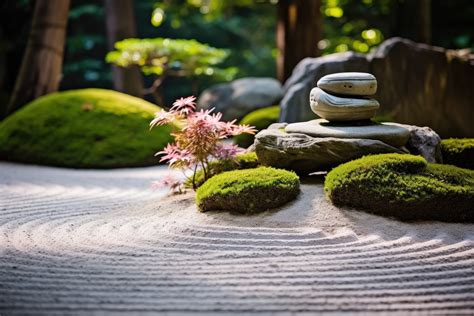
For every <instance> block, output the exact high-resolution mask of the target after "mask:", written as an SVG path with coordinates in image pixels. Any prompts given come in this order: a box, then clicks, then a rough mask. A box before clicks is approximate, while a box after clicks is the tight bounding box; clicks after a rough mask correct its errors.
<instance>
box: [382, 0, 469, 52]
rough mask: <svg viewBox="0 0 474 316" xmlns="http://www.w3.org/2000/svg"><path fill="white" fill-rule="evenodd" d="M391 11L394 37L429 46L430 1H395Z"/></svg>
mask: <svg viewBox="0 0 474 316" xmlns="http://www.w3.org/2000/svg"><path fill="white" fill-rule="evenodd" d="M391 11H392V14H393V15H394V16H395V17H396V18H395V26H394V35H396V36H401V37H405V38H409V39H412V40H414V41H416V42H421V43H426V44H431V0H418V1H397V2H396V5H395V6H394V7H393V8H392V10H391ZM473 22H474V21H473Z"/></svg>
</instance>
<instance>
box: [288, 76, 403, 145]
mask: <svg viewBox="0 0 474 316" xmlns="http://www.w3.org/2000/svg"><path fill="white" fill-rule="evenodd" d="M317 85H318V86H317V87H315V88H313V90H311V93H310V97H309V101H310V106H311V109H312V110H313V112H314V113H316V114H317V115H319V116H320V117H322V119H318V120H313V121H309V122H301V123H294V124H289V125H288V126H286V128H285V131H286V132H287V133H303V134H306V135H310V136H313V137H337V138H352V139H354V138H358V139H373V140H379V141H381V142H384V143H385V144H388V145H390V146H393V147H395V148H399V147H402V146H404V145H405V144H406V142H407V140H408V137H409V136H410V132H409V131H408V130H407V129H406V128H404V127H401V126H397V125H394V124H391V123H380V124H377V123H374V122H372V121H371V120H370V119H371V118H373V117H374V115H375V113H376V112H377V110H378V109H379V107H380V104H379V102H378V101H377V100H375V99H372V98H370V97H369V96H371V95H374V94H375V93H376V92H377V79H375V77H374V76H373V75H371V74H369V73H364V72H342V73H336V74H331V75H327V76H324V77H322V78H321V79H320V80H319V81H318V83H317Z"/></svg>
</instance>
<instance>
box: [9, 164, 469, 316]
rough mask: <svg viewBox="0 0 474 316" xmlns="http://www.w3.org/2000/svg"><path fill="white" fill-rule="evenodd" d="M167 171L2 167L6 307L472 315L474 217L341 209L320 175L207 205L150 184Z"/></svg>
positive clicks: (15, 310) (50, 311)
mask: <svg viewBox="0 0 474 316" xmlns="http://www.w3.org/2000/svg"><path fill="white" fill-rule="evenodd" d="M166 172H167V171H166V169H164V168H163V167H156V168H140V169H122V170H101V171H97V170H85V171H84V170H70V169H59V168H48V167H37V166H25V165H19V164H10V163H0V315H2V316H3V315H26V314H31V315H78V314H79V315H81V314H84V315H90V314H98V315H104V314H107V315H108V314H110V315H116V314H118V313H122V314H125V315H136V314H138V315H141V314H150V315H151V314H153V315H156V314H160V315H161V314H187V313H197V314H203V315H209V314H239V315H245V314H252V313H259V314H282V315H288V314H293V313H303V314H304V313H307V314H314V313H318V314H321V313H337V314H339V313H342V312H347V313H349V314H363V315H366V314H370V313H373V314H379V313H381V312H383V313H385V314H391V313H394V314H403V315H406V314H409V313H413V314H443V315H444V314H456V315H459V314H472V313H474V225H468V224H465V225H463V224H446V223H439V222H432V223H430V222H424V223H402V222H399V221H395V220H391V219H385V218H381V217H378V216H374V215H369V214H366V213H363V212H358V211H354V210H350V209H339V208H336V207H334V206H332V205H331V204H330V203H328V202H327V201H326V199H325V198H324V195H323V189H322V179H320V178H315V179H314V180H313V181H311V183H310V182H306V183H305V184H304V185H303V186H302V193H301V195H300V197H299V198H298V200H297V201H295V202H293V203H291V204H290V205H288V206H286V207H285V208H283V209H280V210H276V211H272V212H267V213H264V214H260V215H258V216H250V217H248V216H234V215H230V214H226V213H199V212H198V211H197V210H196V208H195V206H194V199H193V195H192V194H187V195H185V196H176V197H168V196H165V192H164V191H152V190H150V189H149V183H150V182H151V181H152V180H156V179H157V178H160V177H162V176H163V175H164V174H165V173H166Z"/></svg>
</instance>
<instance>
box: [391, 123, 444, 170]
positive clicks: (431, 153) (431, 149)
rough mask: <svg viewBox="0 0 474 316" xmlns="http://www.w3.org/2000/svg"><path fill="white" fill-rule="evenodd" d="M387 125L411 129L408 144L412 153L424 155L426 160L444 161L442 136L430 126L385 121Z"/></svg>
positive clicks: (433, 161)
mask: <svg viewBox="0 0 474 316" xmlns="http://www.w3.org/2000/svg"><path fill="white" fill-rule="evenodd" d="M385 124H387V125H392V126H399V127H403V128H405V129H407V130H409V131H410V137H409V138H408V142H407V144H406V147H407V149H408V150H409V151H410V153H411V154H414V155H420V156H423V157H424V158H425V159H426V161H428V162H432V163H442V162H443V157H442V155H441V138H440V137H439V135H438V134H437V133H436V132H435V131H433V130H432V129H431V128H429V127H419V126H413V125H406V124H398V123H385Z"/></svg>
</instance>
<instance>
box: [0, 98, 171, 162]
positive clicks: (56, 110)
mask: <svg viewBox="0 0 474 316" xmlns="http://www.w3.org/2000/svg"><path fill="white" fill-rule="evenodd" d="M158 110H160V108H159V107H157V106H155V105H153V104H151V103H149V102H147V101H144V100H142V99H139V98H135V97H132V96H129V95H126V94H123V93H119V92H115V91H111V90H102V89H84V90H71V91H66V92H59V93H53V94H50V95H47V96H44V97H41V98H39V99H37V100H35V101H33V102H31V103H30V104H28V105H26V106H25V107H24V108H22V109H21V110H19V111H17V112H15V113H14V114H12V115H11V116H9V117H7V118H6V119H5V120H4V121H2V122H1V123H0V158H2V159H5V160H10V161H19V162H26V163H35V164H45V165H54V166H64V167H73V168H115V167H133V166H146V165H153V164H156V163H157V162H158V161H157V159H156V158H154V157H153V154H154V153H155V151H156V149H157V148H158V150H160V149H162V148H163V147H164V146H165V145H166V144H167V143H168V142H170V141H172V136H170V131H171V128H170V127H169V126H162V127H160V128H159V129H157V130H155V131H152V132H150V131H148V122H149V121H150V120H151V119H152V118H153V114H154V113H155V112H157V111H158Z"/></svg>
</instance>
